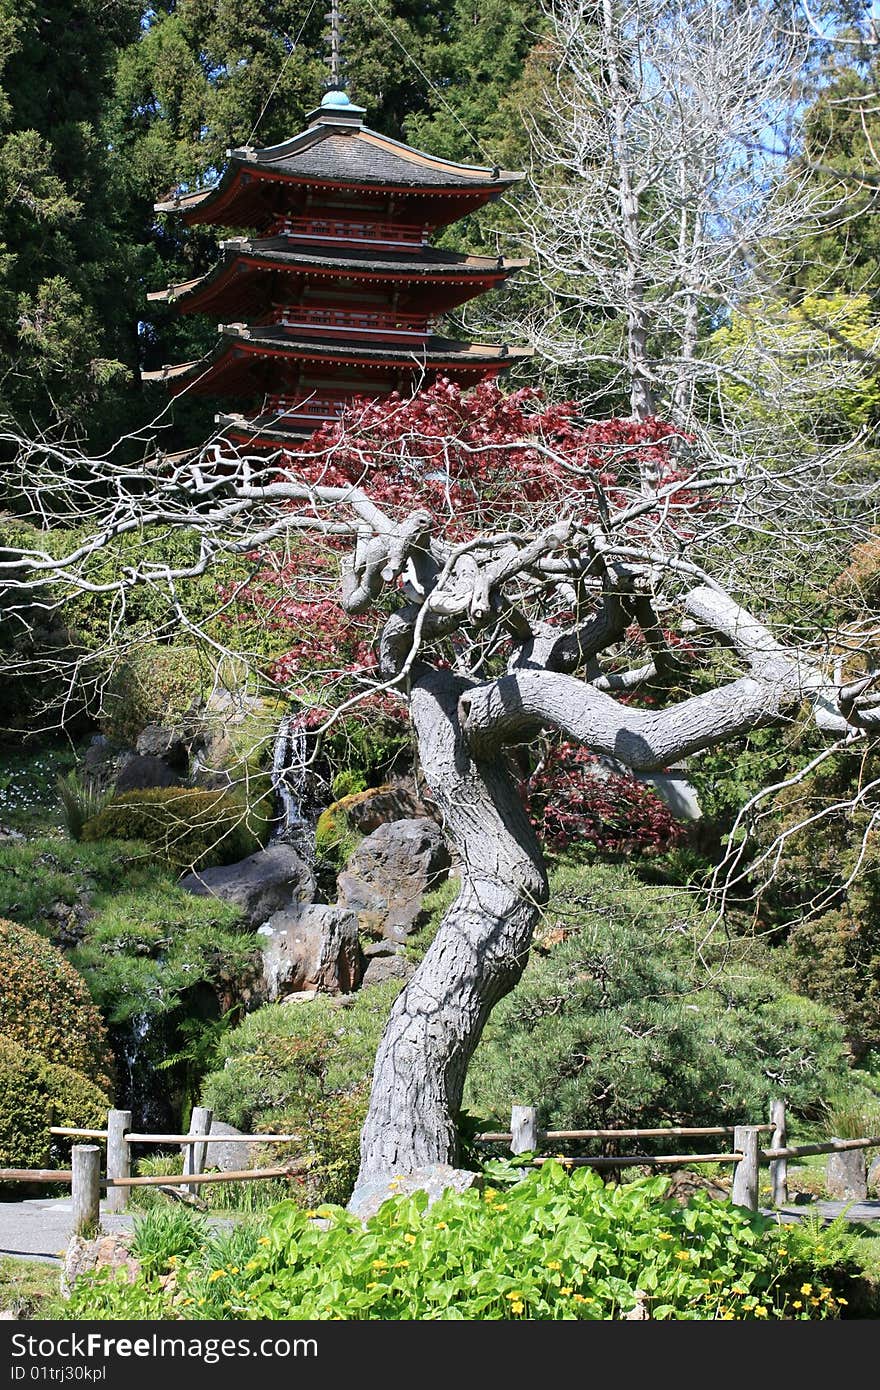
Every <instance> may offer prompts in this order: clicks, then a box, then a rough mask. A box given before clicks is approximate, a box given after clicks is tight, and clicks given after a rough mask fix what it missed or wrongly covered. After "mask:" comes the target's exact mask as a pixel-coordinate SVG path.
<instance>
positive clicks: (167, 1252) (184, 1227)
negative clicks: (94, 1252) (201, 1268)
mask: <svg viewBox="0 0 880 1390" xmlns="http://www.w3.org/2000/svg"><path fill="white" fill-rule="evenodd" d="M207 1237H208V1226H207V1223H206V1221H205V1220H204V1218H203V1217H201V1216H198V1215H196V1214H195V1213H193V1212H191V1211H188V1210H187V1209H186V1207H156V1208H154V1209H153V1210H152V1211H149V1212H147V1214H146V1216H144V1217H142V1218H141V1219H140V1220H137V1221H135V1225H134V1236H133V1238H132V1242H131V1252H132V1254H133V1255H134V1257H135V1259H137V1260H138V1262H139V1264H140V1266H141V1270H142V1271H143V1273H144V1274H145V1275H147V1276H149V1275H151V1274H161V1273H164V1272H165V1271H166V1270H167V1269H168V1268H169V1266H173V1265H174V1264H176V1263H177V1262H178V1260H181V1259H184V1258H185V1257H186V1256H187V1255H191V1254H192V1253H193V1252H194V1251H196V1250H198V1248H199V1246H200V1245H203V1244H204V1242H205V1240H206V1239H207Z"/></svg>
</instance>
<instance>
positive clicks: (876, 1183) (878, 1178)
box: [868, 1157, 880, 1196]
mask: <svg viewBox="0 0 880 1390" xmlns="http://www.w3.org/2000/svg"><path fill="white" fill-rule="evenodd" d="M868 1191H869V1192H874V1193H876V1194H877V1195H878V1196H880V1157H878V1158H875V1159H874V1161H873V1163H872V1164H871V1166H870V1168H869V1169H868Z"/></svg>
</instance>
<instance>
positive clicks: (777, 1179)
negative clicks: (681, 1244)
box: [475, 1100, 880, 1211]
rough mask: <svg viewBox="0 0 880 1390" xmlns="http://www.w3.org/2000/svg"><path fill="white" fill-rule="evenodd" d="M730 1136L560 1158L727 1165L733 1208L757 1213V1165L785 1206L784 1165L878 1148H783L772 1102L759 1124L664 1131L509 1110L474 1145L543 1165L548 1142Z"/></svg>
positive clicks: (780, 1104)
mask: <svg viewBox="0 0 880 1390" xmlns="http://www.w3.org/2000/svg"><path fill="white" fill-rule="evenodd" d="M768 1132H769V1133H770V1134H771V1135H772V1138H771V1140H770V1147H769V1148H766V1149H764V1148H761V1141H760V1136H761V1134H765V1133H768ZM727 1135H731V1136H732V1139H733V1143H732V1145H731V1149H730V1152H725V1153H704V1154H681V1153H679V1154H644V1153H642V1154H629V1155H626V1156H621V1155H602V1156H599V1157H592V1156H590V1157H583V1158H579V1157H568V1156H562V1157H561V1161H562V1163H563V1164H564V1165H565V1166H566V1167H572V1168H574V1167H589V1168H599V1169H606V1170H608V1171H612V1172H613V1171H614V1170H615V1169H620V1168H635V1167H643V1168H648V1167H649V1168H655V1167H669V1166H673V1165H675V1166H681V1165H683V1164H691V1163H695V1164H700V1163H724V1164H726V1163H729V1164H732V1165H733V1186H732V1192H731V1200H732V1201H733V1203H734V1205H736V1206H741V1207H747V1208H748V1209H749V1211H757V1210H758V1177H759V1171H760V1165H761V1164H762V1163H767V1164H769V1166H770V1189H771V1200H772V1203H773V1206H775V1207H779V1206H785V1204H786V1203H787V1202H788V1160H789V1159H790V1158H805V1157H807V1156H808V1155H810V1154H837V1153H847V1152H849V1151H852V1150H859V1149H873V1148H877V1147H880V1135H873V1136H869V1137H866V1138H864V1139H830V1140H827V1141H826V1142H823V1143H817V1144H796V1145H790V1144H789V1143H788V1134H787V1122H786V1113H785V1102H784V1101H781V1100H775V1101H773V1103H772V1105H771V1107H770V1122H769V1123H768V1124H760V1125H698V1126H685V1127H681V1126H679V1127H675V1126H669V1127H667V1128H664V1129H549V1130H542V1129H540V1128H539V1127H538V1110H537V1107H536V1106H533V1105H514V1106H513V1108H512V1110H511V1114H510V1131H509V1132H508V1133H504V1134H491V1133H490V1134H478V1135H476V1136H475V1138H476V1142H477V1143H478V1144H498V1143H502V1144H507V1145H508V1146H509V1148H510V1152H511V1153H512V1154H525V1153H531V1154H532V1155H533V1157H532V1159H531V1160H530V1161H531V1162H532V1163H535V1164H541V1163H549V1162H550V1161H551V1159H552V1158H553V1157H559V1156H558V1155H549V1154H544V1155H542V1154H541V1153H540V1150H541V1148H542V1146H543V1145H544V1144H547V1143H551V1142H552V1141H554V1140H565V1141H567V1142H571V1141H576V1140H586V1139H602V1140H613V1141H619V1140H621V1139H659V1138H664V1139H668V1138H682V1139H685V1138H688V1139H691V1138H693V1139H697V1138H709V1137H716V1136H717V1137H722V1136H727Z"/></svg>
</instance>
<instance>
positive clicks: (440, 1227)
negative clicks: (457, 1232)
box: [434, 1221, 449, 1231]
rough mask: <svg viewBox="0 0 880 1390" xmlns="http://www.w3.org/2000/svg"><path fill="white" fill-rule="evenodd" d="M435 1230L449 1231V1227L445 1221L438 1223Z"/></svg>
mask: <svg viewBox="0 0 880 1390" xmlns="http://www.w3.org/2000/svg"><path fill="white" fill-rule="evenodd" d="M434 1229H435V1231H448V1229H449V1227H448V1226H447V1224H446V1222H445V1221H438V1222H437V1225H436V1226H435V1227H434Z"/></svg>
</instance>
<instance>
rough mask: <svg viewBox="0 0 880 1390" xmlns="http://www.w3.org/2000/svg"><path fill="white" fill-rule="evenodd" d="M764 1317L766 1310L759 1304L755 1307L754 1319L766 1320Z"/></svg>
mask: <svg viewBox="0 0 880 1390" xmlns="http://www.w3.org/2000/svg"><path fill="white" fill-rule="evenodd" d="M766 1316H767V1309H766V1308H765V1307H764V1306H763V1305H762V1304H760V1303H759V1304H758V1306H757V1308H756V1309H755V1317H756V1318H766Z"/></svg>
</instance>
